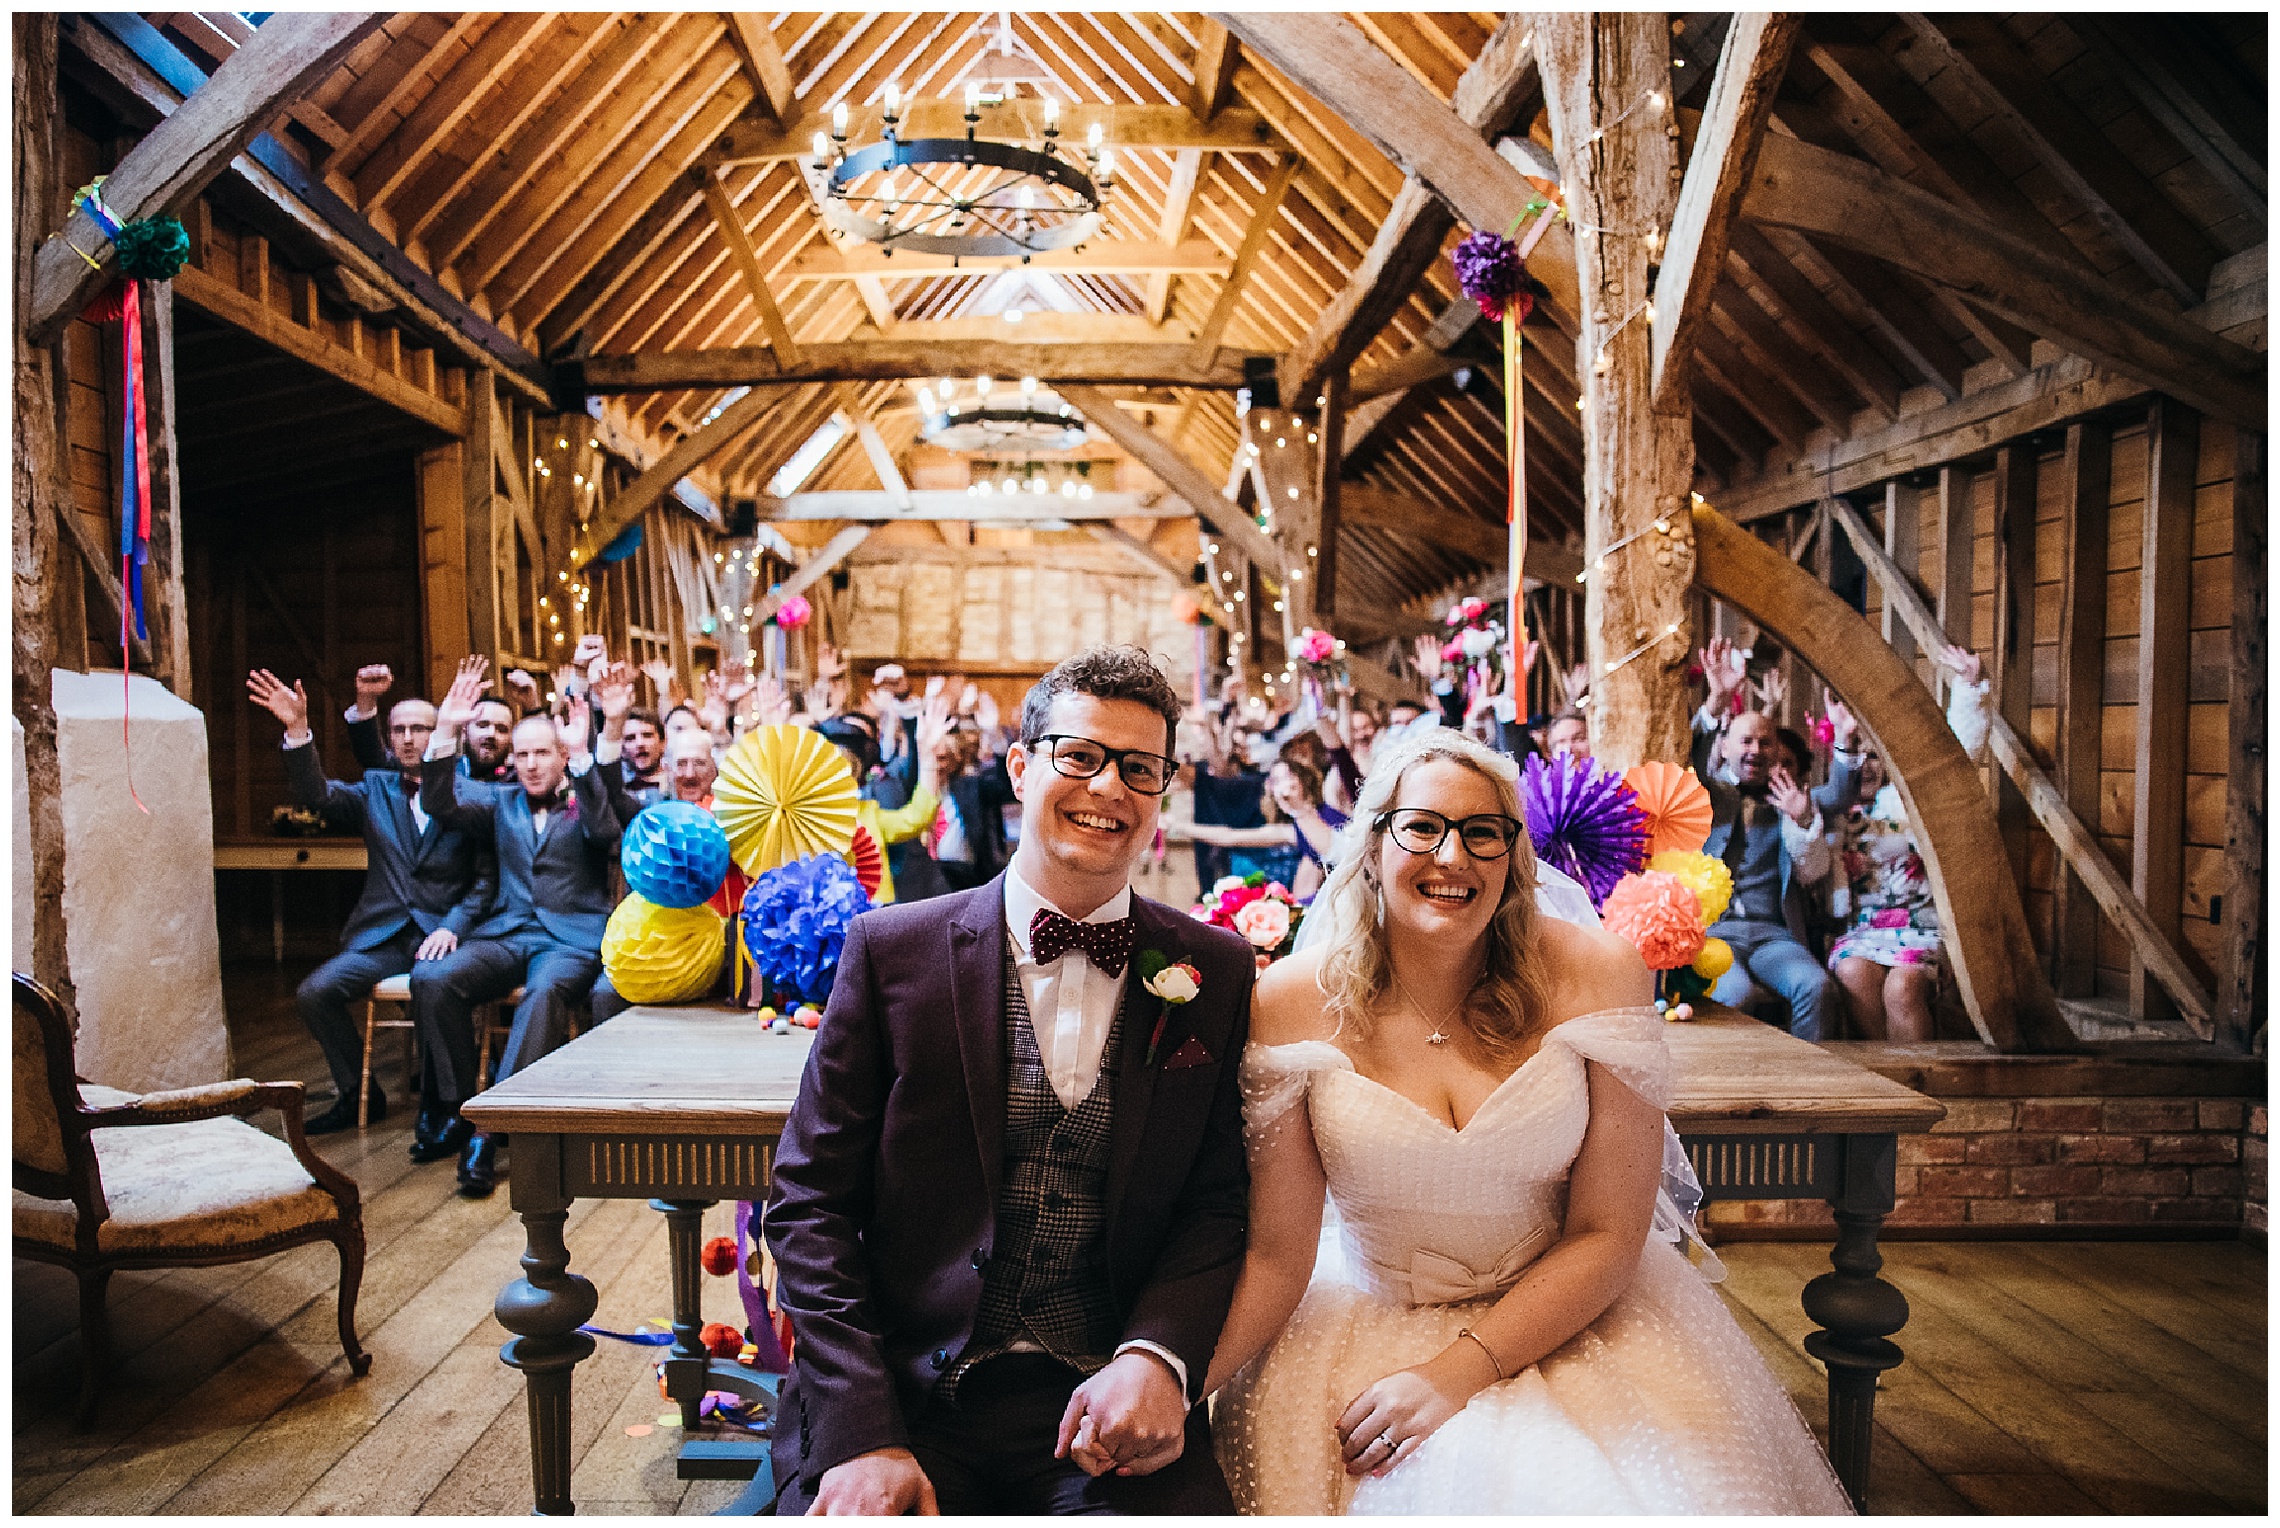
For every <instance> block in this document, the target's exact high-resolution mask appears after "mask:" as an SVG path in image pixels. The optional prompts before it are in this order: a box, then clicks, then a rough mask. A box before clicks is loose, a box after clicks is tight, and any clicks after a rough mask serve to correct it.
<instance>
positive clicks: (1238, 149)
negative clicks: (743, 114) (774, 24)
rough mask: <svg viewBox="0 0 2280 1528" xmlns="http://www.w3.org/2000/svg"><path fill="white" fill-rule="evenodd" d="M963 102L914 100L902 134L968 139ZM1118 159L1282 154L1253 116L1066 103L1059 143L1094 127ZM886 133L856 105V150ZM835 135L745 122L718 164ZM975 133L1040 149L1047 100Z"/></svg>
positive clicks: (811, 122)
mask: <svg viewBox="0 0 2280 1528" xmlns="http://www.w3.org/2000/svg"><path fill="white" fill-rule="evenodd" d="M965 111H966V108H965V104H964V103H963V102H962V101H951V100H935V101H912V102H909V103H908V104H907V105H906V107H905V110H904V113H903V116H902V120H901V122H900V124H899V126H898V129H897V130H898V132H899V133H900V134H901V136H902V137H903V138H905V139H906V140H915V139H919V138H963V137H965V136H966V120H965ZM1095 122H1098V123H1099V124H1100V125H1101V135H1102V137H1103V138H1104V139H1105V140H1106V141H1107V142H1108V143H1110V144H1112V145H1114V146H1115V147H1116V148H1117V150H1118V151H1119V152H1121V151H1123V150H1126V149H1214V150H1217V151H1219V152H1221V153H1243V152H1246V151H1248V152H1262V151H1268V150H1276V149H1281V148H1283V147H1284V145H1283V144H1281V143H1280V142H1278V141H1277V140H1276V138H1275V134H1274V130H1273V129H1272V128H1270V127H1268V126H1267V124H1266V120H1265V119H1264V118H1262V117H1261V116H1260V115H1259V114H1258V113H1257V112H1255V111H1247V110H1244V109H1243V108H1241V107H1228V108H1226V109H1224V110H1222V111H1219V112H1215V113H1214V114H1213V115H1211V116H1210V117H1208V118H1206V117H1198V116H1196V115H1195V114H1193V113H1192V112H1190V111H1189V110H1188V109H1187V108H1186V107H1185V106H1131V105H1124V104H1117V105H1096V104H1093V103H1090V102H1084V101H1076V102H1071V101H1067V100H1064V101H1063V102H1062V103H1061V141H1062V142H1064V143H1082V142H1083V141H1084V139H1085V135H1086V134H1087V133H1088V132H1089V131H1091V128H1092V125H1093V123H1095ZM885 127H886V115H885V111H884V109H883V108H882V107H880V106H876V105H870V106H857V105H852V104H850V106H849V109H848V113H847V138H848V141H849V142H851V143H872V142H876V141H877V139H878V137H879V135H880V133H881V132H882V131H883V130H884V129H885ZM830 132H831V115H830V113H828V112H814V113H811V114H810V115H808V116H804V117H802V118H800V119H799V121H797V122H794V123H792V124H791V125H790V126H788V127H778V126H772V125H770V124H767V123H760V122H740V123H738V124H737V125H736V126H735V127H732V128H730V129H729V130H728V132H727V133H725V134H723V135H722V138H721V145H720V148H719V151H718V156H717V157H718V161H719V162H720V163H722V164H742V163H747V162H750V161H752V160H757V159H807V158H808V157H809V156H810V155H812V154H813V153H814V152H815V135H816V134H817V133H824V134H826V135H828V134H829V133H830ZM976 132H977V133H978V134H979V135H980V136H982V137H985V138H991V139H998V140H1011V141H1015V142H1026V143H1036V142H1041V141H1043V139H1044V136H1045V109H1044V104H1043V103H1042V102H1041V101H1038V100H1035V99H1032V98H1030V97H1027V96H1024V97H1019V98H1017V99H1014V100H1010V101H1006V102H1004V103H1003V104H1001V105H997V106H985V107H983V108H982V120H981V125H980V126H979V127H978V128H977V129H976Z"/></svg>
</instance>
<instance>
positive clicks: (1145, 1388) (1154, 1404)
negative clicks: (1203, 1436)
mask: <svg viewBox="0 0 2280 1528" xmlns="http://www.w3.org/2000/svg"><path fill="white" fill-rule="evenodd" d="M1186 1426H1187V1397H1186V1396H1185V1395H1184V1394H1182V1393H1181V1390H1180V1383H1179V1381H1178V1380H1176V1379H1174V1378H1173V1377H1172V1371H1171V1369H1170V1367H1169V1366H1168V1365H1166V1364H1165V1363H1163V1362H1162V1361H1161V1360H1160V1359H1157V1358H1153V1357H1151V1356H1149V1355H1148V1354H1146V1353H1141V1352H1128V1353H1124V1354H1122V1355H1120V1356H1119V1357H1117V1358H1114V1359H1111V1360H1110V1361H1109V1363H1108V1365H1107V1367H1105V1368H1103V1369H1102V1370H1101V1371H1100V1372H1099V1373H1098V1374H1095V1375H1094V1376H1093V1377H1092V1378H1091V1379H1088V1380H1086V1381H1085V1382H1084V1383H1083V1384H1081V1385H1079V1386H1078V1387H1077V1388H1076V1390H1075V1392H1074V1393H1072V1394H1071V1395H1070V1396H1069V1408H1068V1410H1067V1411H1065V1412H1063V1413H1062V1414H1061V1430H1060V1435H1059V1436H1058V1437H1057V1438H1055V1439H1054V1443H1053V1457H1054V1458H1056V1459H1074V1460H1076V1462H1077V1465H1078V1467H1079V1468H1081V1469H1082V1470H1083V1471H1084V1472H1085V1473H1086V1474H1087V1475H1105V1474H1107V1473H1109V1472H1110V1471H1111V1470H1113V1471H1115V1472H1116V1473H1117V1474H1119V1475H1148V1474H1152V1473H1154V1472H1155V1471H1157V1470H1160V1469H1162V1468H1163V1467H1164V1466H1165V1465H1167V1464H1170V1463H1171V1462H1172V1461H1173V1460H1175V1459H1177V1458H1179V1456H1180V1448H1181V1446H1182V1444H1183V1443H1184V1442H1185V1440H1186Z"/></svg>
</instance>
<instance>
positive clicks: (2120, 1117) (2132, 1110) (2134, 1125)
mask: <svg viewBox="0 0 2280 1528" xmlns="http://www.w3.org/2000/svg"><path fill="white" fill-rule="evenodd" d="M2193 1119H2194V1109H2193V1100H2192V1099H2190V1098H2109V1099H2107V1100H2106V1118H2105V1126H2104V1128H2106V1129H2107V1130H2111V1131H2121V1132H2124V1133H2135V1134H2139V1135H2148V1134H2151V1133H2152V1132H2154V1131H2156V1130H2190V1129H2192V1128H2193Z"/></svg>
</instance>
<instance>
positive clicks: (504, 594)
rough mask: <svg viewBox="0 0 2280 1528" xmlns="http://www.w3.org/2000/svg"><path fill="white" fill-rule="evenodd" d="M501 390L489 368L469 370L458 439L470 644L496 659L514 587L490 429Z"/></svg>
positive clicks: (504, 642)
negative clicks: (504, 548)
mask: <svg viewBox="0 0 2280 1528" xmlns="http://www.w3.org/2000/svg"><path fill="white" fill-rule="evenodd" d="M498 417H499V394H498V391H497V383H496V381H495V379H494V378H493V377H492V375H491V373H490V372H488V371H486V370H484V369H483V368H481V367H470V368H469V369H468V372H467V434H466V436H465V437H464V439H463V440H462V441H461V443H460V452H459V473H460V489H459V494H460V509H461V513H462V514H463V516H464V517H465V523H466V528H467V535H466V555H467V647H468V651H469V652H475V653H482V654H483V655H485V656H486V657H488V658H490V659H491V661H492V662H493V663H496V662H498V660H499V655H500V654H501V653H503V652H505V651H506V649H507V619H508V618H507V612H506V602H507V601H508V600H509V599H510V598H512V596H513V592H514V591H513V589H512V587H511V586H503V585H502V583H501V580H500V578H499V561H500V558H499V544H500V542H501V541H502V540H503V539H504V538H503V537H502V536H501V535H500V532H501V531H502V530H504V529H505V526H504V525H503V524H502V523H501V522H502V521H503V520H505V518H506V517H505V516H503V515H501V514H500V513H499V505H498V497H499V489H498V484H499V468H498V463H497V461H496V460H495V459H494V456H493V448H492V445H491V437H492V432H493V431H494V430H495V429H496V428H497V427H498Z"/></svg>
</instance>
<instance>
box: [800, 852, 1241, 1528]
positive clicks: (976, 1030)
mask: <svg viewBox="0 0 2280 1528" xmlns="http://www.w3.org/2000/svg"><path fill="white" fill-rule="evenodd" d="M1132 911H1133V916H1134V917H1135V918H1137V919H1138V920H1139V926H1138V928H1137V930H1136V934H1137V937H1136V938H1135V940H1134V942H1133V948H1134V950H1135V951H1147V950H1158V951H1161V952H1162V953H1163V954H1164V956H1165V957H1166V958H1167V959H1168V960H1170V961H1171V962H1173V963H1175V964H1176V963H1178V962H1181V961H1185V962H1187V963H1188V964H1190V965H1193V966H1194V967H1195V968H1196V969H1197V970H1198V971H1199V972H1200V973H1202V978H1203V980H1202V983H1201V990H1200V992H1199V993H1198V995H1197V996H1196V997H1195V999H1194V1000H1193V1001H1192V1002H1189V1003H1186V1004H1183V1005H1180V1006H1178V1007H1175V1008H1173V1009H1172V1010H1171V1013H1170V1020H1169V1022H1168V1023H1167V1024H1166V1025H1165V1028H1164V1036H1163V1039H1162V1041H1161V1043H1160V1045H1159V1047H1158V1050H1157V1055H1156V1061H1155V1064H1154V1065H1153V1066H1150V1065H1146V1064H1144V1058H1145V1056H1146V1053H1147V1050H1148V1041H1149V1035H1150V1031H1151V1030H1152V1029H1153V1028H1154V1026H1155V1023H1156V1019H1157V1016H1158V1014H1159V1013H1160V1012H1161V1011H1162V1004H1161V1003H1160V1001H1159V1000H1158V999H1157V998H1155V997H1154V996H1152V995H1150V994H1149V993H1148V992H1147V991H1146V990H1145V989H1144V988H1143V987H1142V986H1141V984H1140V981H1139V978H1138V975H1137V971H1136V969H1130V968H1128V969H1127V971H1126V973H1125V984H1124V1010H1123V1031H1122V1037H1121V1041H1120V1045H1121V1049H1120V1051H1119V1054H1118V1058H1117V1059H1118V1072H1117V1082H1116V1100H1115V1105H1116V1106H1115V1115H1114V1125H1113V1127H1112V1133H1111V1146H1110V1158H1109V1173H1108V1185H1107V1199H1108V1227H1107V1235H1108V1270H1109V1278H1110V1280H1111V1283H1112V1285H1113V1288H1114V1292H1115V1296H1116V1299H1117V1302H1118V1304H1119V1306H1120V1308H1121V1309H1122V1310H1123V1312H1124V1340H1131V1339H1135V1338H1140V1339H1146V1340H1148V1341H1151V1342H1156V1343H1161V1344H1162V1345H1163V1346H1164V1347H1166V1348H1168V1349H1169V1350H1170V1351H1172V1352H1174V1353H1177V1354H1178V1355H1179V1356H1180V1358H1181V1359H1182V1361H1184V1362H1185V1363H1186V1365H1187V1371H1188V1399H1189V1401H1190V1402H1191V1403H1192V1402H1194V1401H1198V1400H1200V1399H1202V1397H1201V1395H1200V1394H1199V1393H1198V1391H1199V1389H1200V1387H1201V1386H1202V1384H1203V1379H1204V1372H1205V1370H1206V1369H1207V1368H1208V1367H1209V1365H1210V1362H1211V1351H1212V1347H1213V1344H1214V1343H1216V1342H1217V1341H1218V1338H1219V1328H1220V1326H1221V1324H1222V1323H1223V1322H1224V1321H1225V1320H1226V1316H1227V1306H1228V1302H1229V1301H1230V1300H1231V1299H1232V1297H1233V1295H1234V1290H1235V1275H1236V1273H1237V1271H1238V1269H1239V1268H1240V1267H1241V1264H1242V1258H1243V1245H1244V1228H1245V1224H1246V1217H1247V1199H1248V1194H1249V1175H1248V1172H1247V1169H1246V1167H1245V1164H1244V1158H1243V1124H1242V1100H1241V1096H1240V1094H1239V1093H1238V1092H1237V1089H1236V1080H1235V1074H1236V1066H1237V1063H1238V1062H1239V1061H1240V1060H1241V1059H1242V1050H1243V1043H1244V1040H1245V1038H1246V1036H1247V1034H1248V1031H1249V1020H1250V1000H1251V983H1252V979H1253V977H1254V975H1255V970H1254V964H1253V960H1252V955H1251V951H1250V948H1249V946H1248V945H1247V944H1246V943H1245V942H1244V941H1243V940H1242V939H1240V938H1238V937H1237V936H1235V935H1233V934H1230V933H1228V932H1227V931H1226V930H1224V929H1215V928H1212V927H1210V926H1208V925H1206V924H1203V923H1199V922H1197V921H1196V920H1195V919H1193V918H1190V917H1188V916H1186V915H1185V914H1183V913H1180V912H1177V911H1174V910H1173V909H1171V908H1168V907H1165V906H1162V905H1161V904H1159V903H1155V902H1150V901H1148V900H1146V899H1144V898H1142V897H1141V896H1140V895H1139V894H1138V893H1134V895H1133V898H1132ZM1007 943H1008V940H1007V934H1006V927H1005V892H1004V878H1003V877H1002V876H1000V877H999V878H998V879H997V880H993V881H991V882H990V883H989V884H988V885H986V886H982V887H978V888H976V889H975V890H973V891H969V892H962V893H958V894H956V895H952V896H947V897H936V898H931V899H929V900H926V901H923V902H914V903H904V904H901V905H897V906H889V907H884V908H880V909H878V910H876V911H874V912H868V913H865V914H863V915H862V916H861V917H859V918H857V919H856V920H855V923H854V926H853V928H851V929H850V930H849V932H848V935H847V946H846V950H845V952H844V953H843V954H842V956H841V958H840V964H839V974H838V979H837V981H836V983H835V984H834V986H833V987H832V992H831V1000H830V1003H829V1004H828V1005H827V1006H826V1008H825V1010H824V1015H823V1024H822V1027H821V1028H820V1029H819V1030H818V1031H817V1032H816V1039H815V1048H814V1050H813V1052H812V1053H811V1054H810V1055H809V1057H808V1063H807V1071H806V1073H805V1075H804V1076H803V1077H802V1078H801V1081H800V1092H799V1098H798V1101H797V1102H796V1103H795V1104H794V1106H793V1108H792V1114H791V1118H790V1120H789V1121H788V1122H787V1124H786V1125H785V1127H784V1135H783V1141H782V1144H781V1145H780V1146H779V1147H778V1149H777V1154H776V1164H775V1179H774V1197H773V1199H772V1200H771V1202H770V1204H769V1207H768V1217H767V1238H768V1246H769V1249H770V1251H771V1252H773V1253H774V1255H775V1258H776V1264H777V1269H778V1274H779V1281H778V1297H779V1299H780V1300H781V1302H782V1304H783V1307H784V1309H785V1310H786V1311H787V1312H789V1314H790V1316H791V1320H792V1329H793V1333H794V1335H795V1338H796V1343H795V1349H794V1362H793V1371H792V1375H791V1377H790V1379H789V1380H787V1381H786V1383H785V1386H784V1399H783V1408H782V1411H781V1413H780V1414H779V1416H778V1419H777V1422H776V1428H775V1445H774V1453H775V1464H776V1479H777V1480H778V1482H780V1483H784V1484H787V1485H788V1484H789V1483H790V1482H792V1481H795V1480H796V1481H798V1482H799V1483H800V1486H801V1488H802V1489H800V1491H799V1493H798V1494H799V1495H801V1496H803V1497H808V1498H812V1497H813V1495H814V1493H815V1490H816V1485H817V1482H818V1480H819V1478H820V1477H821V1476H822V1474H823V1472H824V1471H825V1470H827V1469H830V1468H831V1467H832V1466H834V1465H836V1464H839V1463H841V1462H842V1461H844V1460H847V1459H851V1458H853V1457H854V1456H855V1455H857V1454H862V1453H867V1452H869V1451H871V1450H873V1449H879V1448H889V1447H901V1446H906V1445H907V1429H906V1428H905V1425H904V1417H905V1415H906V1414H907V1413H909V1412H912V1411H915V1410H916V1408H917V1407H918V1406H919V1405H921V1404H922V1403H923V1402H924V1400H925V1397H926V1394H927V1392H928V1390H929V1389H931V1388H932V1386H933V1385H934V1383H935V1382H936V1381H937V1380H938V1379H940V1378H941V1376H942V1375H943V1373H944V1372H945V1371H946V1370H948V1369H949V1368H950V1367H951V1366H952V1365H953V1364H955V1363H956V1362H957V1359H958V1356H959V1353H960V1351H961V1350H962V1349H963V1348H964V1346H965V1344H966V1341H967V1339H968V1338H969V1337H970V1336H971V1335H972V1332H973V1329H974V1318H975V1313H976V1310H977V1308H978V1306H979V1304H980V1301H981V1295H982V1270H983V1269H984V1268H985V1267H986V1266H987V1264H988V1260H989V1257H990V1253H991V1247H990V1242H991V1239H992V1236H993V1234H994V1232H995V1228H996V1209H997V1200H998V1187H999V1183H1000V1181H1001V1176H1002V1169H1003V1158H1004V1154H1005V1147H1004V1141H1005V1114H1006V1078H1005V1031H1004V1003H1005V977H1006V971H1007V963H1006V952H1007ZM1137 964H1138V962H1137V959H1135V962H1134V966H1135V967H1136V966H1137ZM1191 1039H1192V1040H1194V1041H1196V1042H1197V1045H1195V1046H1189V1045H1188V1042H1189V1041H1190V1040H1191Z"/></svg>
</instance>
